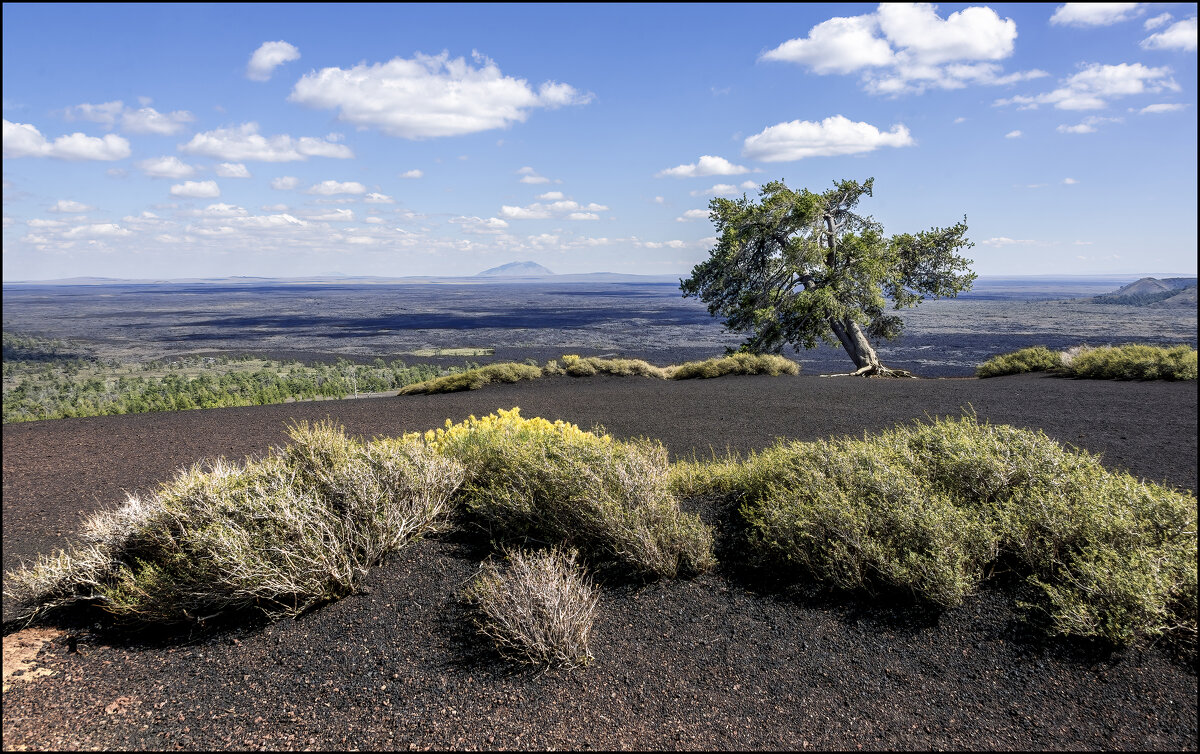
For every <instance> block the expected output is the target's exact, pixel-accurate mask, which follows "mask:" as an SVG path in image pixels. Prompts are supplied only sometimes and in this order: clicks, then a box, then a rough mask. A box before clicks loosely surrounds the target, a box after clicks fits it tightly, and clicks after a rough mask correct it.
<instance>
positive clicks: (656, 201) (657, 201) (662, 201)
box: [654, 196, 667, 204]
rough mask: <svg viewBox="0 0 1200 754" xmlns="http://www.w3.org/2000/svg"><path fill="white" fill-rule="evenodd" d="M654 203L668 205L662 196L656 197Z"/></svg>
mask: <svg viewBox="0 0 1200 754" xmlns="http://www.w3.org/2000/svg"><path fill="white" fill-rule="evenodd" d="M654 203H655V204H666V203H667V200H666V199H664V198H662V197H661V196H656V197H654Z"/></svg>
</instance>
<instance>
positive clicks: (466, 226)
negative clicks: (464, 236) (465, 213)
mask: <svg viewBox="0 0 1200 754" xmlns="http://www.w3.org/2000/svg"><path fill="white" fill-rule="evenodd" d="M450 222H452V223H454V224H455V225H461V226H462V232H463V233H474V234H479V235H496V234H498V233H503V232H504V229H505V228H507V227H508V223H506V222H505V221H503V220H501V219H500V218H498V217H489V218H487V219H484V218H481V217H452V218H450Z"/></svg>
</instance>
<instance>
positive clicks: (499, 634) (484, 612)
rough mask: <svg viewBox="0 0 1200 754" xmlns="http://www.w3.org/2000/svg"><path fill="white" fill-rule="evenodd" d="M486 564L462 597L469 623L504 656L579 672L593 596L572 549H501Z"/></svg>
mask: <svg viewBox="0 0 1200 754" xmlns="http://www.w3.org/2000/svg"><path fill="white" fill-rule="evenodd" d="M502 554H503V555H504V560H505V565H504V566H500V565H497V564H496V562H495V561H494V560H493V559H490V558H489V559H488V560H487V561H485V562H484V563H483V565H482V566H480V569H479V573H478V574H477V575H476V576H475V579H474V580H473V581H472V582H471V583H470V585H469V586H468V587H467V588H466V590H465V591H464V593H463V596H464V597H465V598H466V599H467V600H468V601H470V602H471V603H472V604H474V605H475V606H476V607H477V608H478V609H479V611H480V613H481V617H479V618H477V619H476V621H475V623H476V626H477V627H478V628H479V631H480V632H481V633H482V634H484V635H485V636H487V637H489V638H490V639H491V640H492V641H493V642H494V643H495V645H496V648H497V649H498V650H499V652H500V654H501V655H503V656H504V657H506V658H508V659H510V660H515V661H517V662H523V663H527V664H531V665H548V666H558V667H563V668H574V667H582V666H584V665H587V664H588V663H589V662H591V661H592V653H591V650H589V649H588V637H589V635H590V634H591V631H592V618H593V616H594V615H595V612H596V605H597V602H598V601H599V594H598V593H597V591H596V588H595V587H594V586H593V585H592V584H591V582H590V580H589V579H588V577H587V576H586V574H584V573H583V571H582V569H580V568H578V567H577V566H576V562H575V561H576V557H577V553H576V552H575V551H574V550H560V549H558V548H552V549H549V550H543V551H540V552H525V551H522V550H504V551H502Z"/></svg>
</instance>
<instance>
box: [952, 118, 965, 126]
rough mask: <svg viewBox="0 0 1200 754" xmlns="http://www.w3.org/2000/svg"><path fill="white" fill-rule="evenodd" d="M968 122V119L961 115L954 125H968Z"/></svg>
mask: <svg viewBox="0 0 1200 754" xmlns="http://www.w3.org/2000/svg"><path fill="white" fill-rule="evenodd" d="M966 122H967V119H966V118H964V117H962V116H961V115H960V116H958V117H957V118H955V119H954V125H956V126H957V125H958V124H959V123H966Z"/></svg>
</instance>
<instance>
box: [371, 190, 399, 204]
mask: <svg viewBox="0 0 1200 754" xmlns="http://www.w3.org/2000/svg"><path fill="white" fill-rule="evenodd" d="M363 201H364V202H365V203H367V204H395V203H396V200H395V199H393V198H392V197H390V196H388V195H387V194H380V193H377V192H373V193H370V194H367V195H366V196H365V197H363Z"/></svg>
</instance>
